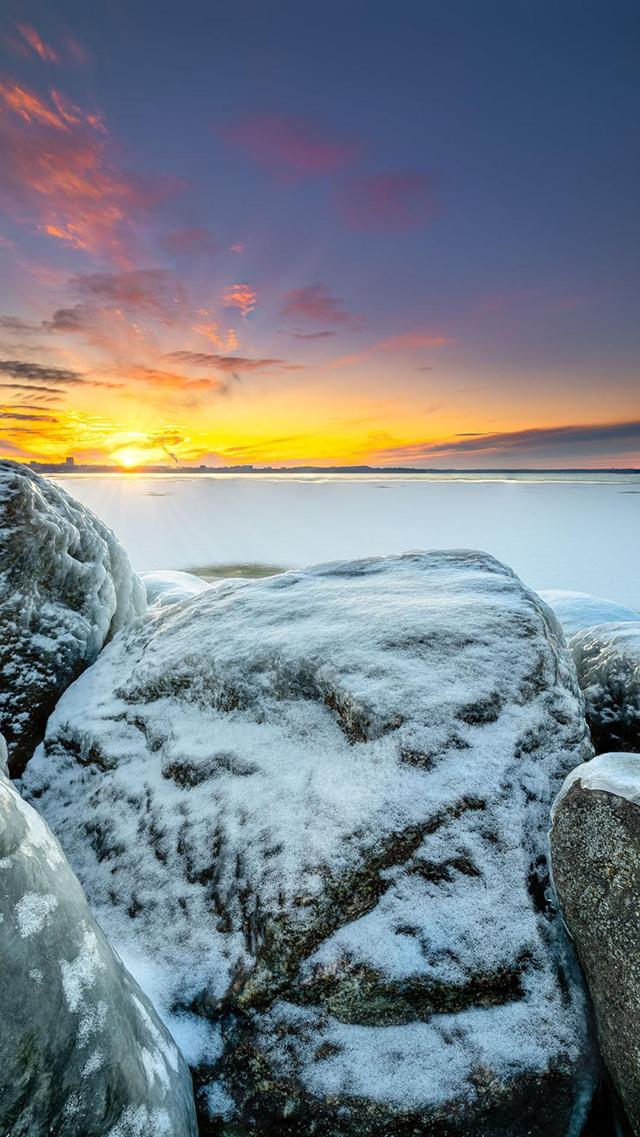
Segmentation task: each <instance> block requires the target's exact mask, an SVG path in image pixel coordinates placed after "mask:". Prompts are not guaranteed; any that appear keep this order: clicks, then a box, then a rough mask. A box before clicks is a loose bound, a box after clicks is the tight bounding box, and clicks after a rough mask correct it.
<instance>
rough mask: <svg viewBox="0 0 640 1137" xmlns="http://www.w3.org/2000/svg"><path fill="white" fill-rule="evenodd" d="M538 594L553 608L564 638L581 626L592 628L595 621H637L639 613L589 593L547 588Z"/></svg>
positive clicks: (607, 622) (608, 622) (572, 634)
mask: <svg viewBox="0 0 640 1137" xmlns="http://www.w3.org/2000/svg"><path fill="white" fill-rule="evenodd" d="M538 595H539V596H540V597H542V599H543V600H544V602H545V604H548V605H549V607H550V608H552V609H553V611H554V613H555V616H556V619H557V620H558V621H559V623H560V624H561V626H562V630H563V632H564V634H565V636H566V637H567V639H569V638H570V637H571V636H574V635H575V634H576V632H581V631H582V630H583V628H592V627H593V626H594V624H613V623H617V622H618V621H620V620H637V621H640V612H636V611H635V610H634V609H633V608H627V606H626V605H625V604H617V603H616V602H615V601H614V600H603V599H601V598H600V597H599V596H591V595H590V594H589V593H588V592H563V591H560V590H558V589H547V590H546V591H543V592H539V593H538Z"/></svg>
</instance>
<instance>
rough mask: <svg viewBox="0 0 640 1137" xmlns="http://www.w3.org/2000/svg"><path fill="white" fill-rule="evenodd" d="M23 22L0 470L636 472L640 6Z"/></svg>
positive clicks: (5, 115)
mask: <svg viewBox="0 0 640 1137" xmlns="http://www.w3.org/2000/svg"><path fill="white" fill-rule="evenodd" d="M3 13H4V15H3V17H2V23H1V24H0V41H1V42H0V50H1V58H0V134H1V139H0V148H1V152H2V158H1V160H0V258H1V262H0V263H1V266H2V267H1V270H0V389H1V394H0V400H1V402H0V408H1V409H0V416H1V417H2V419H3V422H2V430H1V431H0V435H1V440H0V454H1V455H2V456H4V457H13V458H17V459H19V460H28V459H31V458H34V457H35V458H39V459H43V460H55V461H57V460H64V458H65V457H66V455H68V454H72V455H74V457H75V459H76V461H77V462H82V461H85V462H97V461H100V462H102V461H108V462H114V463H119V464H123V465H129V466H130V465H132V464H136V463H148V462H151V463H157V462H166V463H171V462H173V461H179V462H180V463H181V464H186V465H189V464H199V463H201V462H206V463H210V464H213V465H227V464H234V463H247V462H249V463H254V464H256V465H262V464H282V465H296V464H299V463H314V464H318V465H330V464H338V463H370V464H373V465H381V466H389V465H412V466H429V467H452V466H453V467H461V468H462V467H465V468H469V467H505V466H507V467H517V466H556V467H557V466H590V465H591V466H608V465H621V466H630V465H640V375H639V366H638V364H639V361H640V318H639V312H638V297H639V295H640V256H639V253H640V249H639V244H640V242H639V239H638V238H639V224H638V202H639V201H640V146H639V144H638V143H639V139H638V133H639V123H640V97H639V78H638V76H639V74H640V20H639V18H638V9H637V4H636V3H635V2H634V3H628V4H627V3H624V2H614V3H604V2H603V3H590V2H585V0H581V2H575V3H574V2H572V0H562V2H561V3H557V0H554V2H553V3H551V2H548V0H536V2H533V0H531V2H528V3H525V2H523V0H504V2H502V0H487V3H480V2H479V0H468V2H464V0H422V2H416V3H410V2H407V0H399V2H397V3H394V4H390V3H389V2H388V0H385V2H379V0H362V2H356V0H341V2H339V3H337V2H336V3H334V2H333V0H329V2H323V3H314V4H312V3H308V2H306V0H295V2H291V3H289V2H279V0H269V2H266V0H243V2H240V0H235V3H228V2H227V0H196V2H193V0H190V2H189V3H187V4H176V3H166V2H162V0H156V2H154V3H150V2H146V3H143V2H140V0H128V2H127V3H126V4H123V3H107V2H106V0H104V2H101V0H98V2H97V3H95V4H88V3H86V0H83V2H82V3H80V2H74V3H71V2H69V3H59V4H56V3H42V4H30V3H29V2H28V0H27V3H24V4H20V5H19V6H18V5H16V6H15V8H14V9H13V10H12V9H11V6H10V5H7V4H5V5H4V6H3Z"/></svg>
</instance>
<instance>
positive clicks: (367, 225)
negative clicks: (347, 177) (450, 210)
mask: <svg viewBox="0 0 640 1137" xmlns="http://www.w3.org/2000/svg"><path fill="white" fill-rule="evenodd" d="M336 200H337V206H338V210H339V212H340V215H341V217H342V218H343V220H344V221H345V222H346V224H347V225H349V226H350V228H352V229H358V230H360V231H362V232H380V233H401V232H407V231H409V230H411V229H422V228H423V227H424V226H425V225H428V224H429V222H431V221H432V220H433V218H434V217H435V215H436V213H437V212H438V208H439V206H438V199H437V194H436V190H435V182H434V178H433V175H432V174H428V173H419V172H418V171H407V172H405V173H393V172H389V173H381V174H368V175H366V176H364V177H362V178H357V179H353V180H351V181H350V182H348V183H347V184H346V185H345V186H344V187H343V188H342V189H341V190H340V191H339V193H338V195H337V199H336Z"/></svg>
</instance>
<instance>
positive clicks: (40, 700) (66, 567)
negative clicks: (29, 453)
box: [0, 461, 146, 774]
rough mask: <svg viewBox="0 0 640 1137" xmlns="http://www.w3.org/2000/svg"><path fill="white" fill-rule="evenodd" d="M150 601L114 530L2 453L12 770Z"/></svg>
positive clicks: (0, 655) (1, 622) (2, 670)
mask: <svg viewBox="0 0 640 1137" xmlns="http://www.w3.org/2000/svg"><path fill="white" fill-rule="evenodd" d="M145 607H146V601H145V595H144V589H143V586H142V584H141V582H140V580H139V578H138V577H137V576H136V574H135V573H134V572H133V570H132V568H131V565H130V564H129V559H128V557H127V554H126V553H125V551H124V549H123V548H122V546H121V545H120V543H119V542H118V540H117V539H116V537H115V536H114V534H113V533H112V532H111V530H110V529H108V528H107V527H106V525H103V524H102V522H101V521H99V520H98V518H97V517H95V516H94V515H93V514H92V513H91V512H90V511H89V510H88V509H86V507H85V506H83V505H80V503H79V502H77V501H74V500H73V498H71V497H69V495H68V494H66V493H65V492H64V490H61V489H59V488H58V487H57V486H55V485H54V484H53V483H52V482H49V481H47V479H46V478H43V477H42V476H41V475H40V474H36V473H35V472H34V471H33V470H30V469H28V467H26V466H20V465H18V464H16V463H15V462H7V461H0V730H1V731H2V732H3V733H4V734H5V735H6V738H7V742H8V747H9V765H10V768H11V771H12V773H14V774H17V773H20V772H21V770H22V769H23V768H24V765H25V763H26V762H27V761H28V759H29V758H30V757H31V754H32V752H33V749H34V747H35V746H36V745H37V743H38V742H39V741H40V739H41V738H42V736H43V734H44V728H45V724H46V721H47V718H48V716H49V714H50V713H51V711H52V710H53V708H54V706H55V704H56V702H57V701H58V699H59V697H60V695H61V694H62V692H63V691H64V690H65V689H66V688H67V687H68V686H69V684H70V683H72V682H73V680H74V679H75V678H76V677H77V676H78V675H79V674H80V672H81V671H83V670H84V668H85V667H87V666H88V665H89V664H90V663H92V662H93V660H94V659H95V658H96V656H97V654H98V652H99V651H100V649H101V648H102V646H103V644H104V643H105V641H106V640H108V639H109V638H110V637H111V636H112V635H113V634H114V633H115V632H116V631H118V629H119V628H121V627H123V626H124V625H125V624H126V623H128V622H129V621H130V620H131V619H132V618H133V617H134V616H136V615H138V614H141V613H142V612H143V611H144V609H145Z"/></svg>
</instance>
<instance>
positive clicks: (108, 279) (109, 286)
mask: <svg viewBox="0 0 640 1137" xmlns="http://www.w3.org/2000/svg"><path fill="white" fill-rule="evenodd" d="M69 286H70V289H71V291H72V292H75V293H76V295H78V296H80V297H83V298H85V299H86V300H91V301H94V302H96V303H98V304H99V305H106V306H107V307H116V308H123V309H125V310H127V311H128V312H130V313H135V314H144V315H146V316H152V317H153V318H154V319H157V320H161V321H163V322H167V323H172V322H173V321H175V319H176V318H177V316H178V314H181V313H182V312H183V311H184V309H185V307H186V304H187V297H186V294H185V291H184V288H183V286H182V284H181V283H180V281H179V280H178V279H177V277H175V276H174V275H173V273H170V272H168V271H167V270H166V269H161V268H154V269H132V270H129V271H126V272H94V273H86V274H78V275H76V276H73V277H72V278H71V280H70V284H69Z"/></svg>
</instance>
